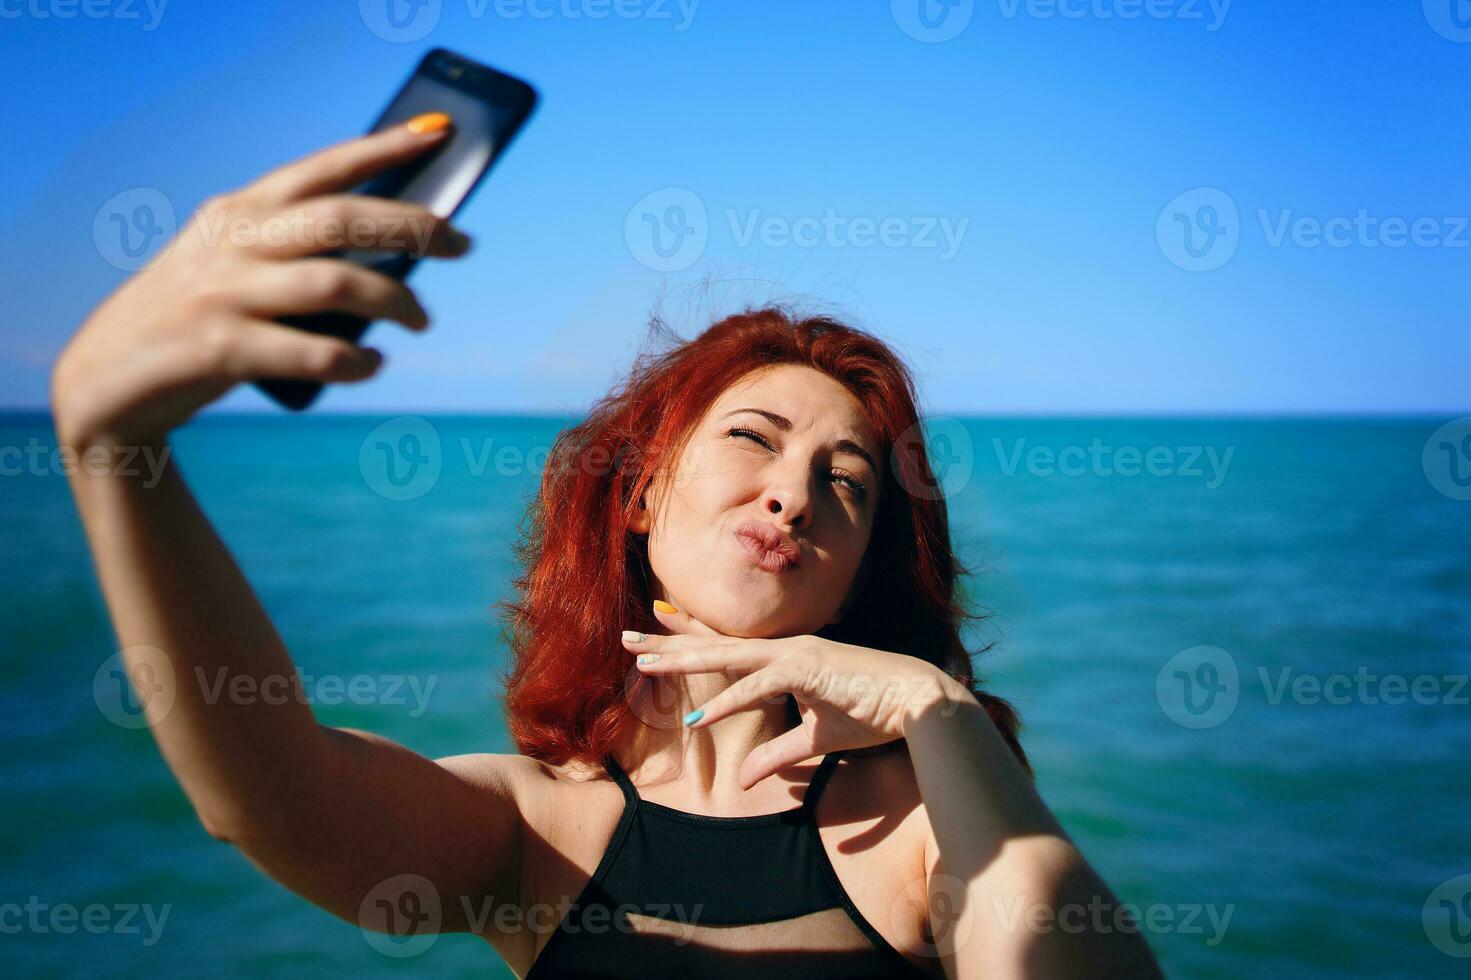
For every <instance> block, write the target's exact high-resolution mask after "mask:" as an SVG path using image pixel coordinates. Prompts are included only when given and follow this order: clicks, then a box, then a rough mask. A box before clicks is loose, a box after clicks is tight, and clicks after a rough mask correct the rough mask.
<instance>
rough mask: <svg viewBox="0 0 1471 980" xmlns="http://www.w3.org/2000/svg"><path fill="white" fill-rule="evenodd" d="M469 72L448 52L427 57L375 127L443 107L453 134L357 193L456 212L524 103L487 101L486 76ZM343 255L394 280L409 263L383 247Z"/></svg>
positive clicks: (519, 119) (505, 138) (507, 138)
mask: <svg viewBox="0 0 1471 980" xmlns="http://www.w3.org/2000/svg"><path fill="white" fill-rule="evenodd" d="M482 70H483V69H482ZM466 72H467V64H466V62H464V61H463V60H461V59H458V58H454V57H453V56H450V55H448V54H446V53H441V52H436V53H432V54H431V55H429V56H428V57H426V58H425V59H424V62H423V63H422V64H421V65H420V66H419V69H418V70H417V71H416V72H415V73H414V75H413V77H412V78H410V79H409V81H408V83H407V84H406V85H405V86H404V87H403V88H402V89H400V90H399V93H398V95H397V96H395V98H394V99H393V101H392V102H391V103H389V105H388V107H387V108H386V109H385V110H384V111H383V114H382V115H381V116H380V117H379V118H378V121H377V123H375V124H374V125H373V128H372V131H373V132H378V131H379V130H383V129H388V128H389V127H392V126H398V125H401V124H403V123H406V122H408V121H409V120H410V119H412V118H414V117H415V116H418V115H421V114H423V113H426V112H444V113H448V114H449V116H450V118H451V119H452V120H454V132H453V133H451V134H450V138H449V139H448V140H447V141H446V142H445V145H443V146H441V147H438V148H437V149H435V150H433V151H431V152H430V153H428V154H427V155H426V156H424V157H421V158H419V159H416V160H413V161H411V162H410V163H408V164H405V165H403V166H401V167H396V168H394V169H393V170H390V171H388V172H386V173H383V174H379V175H378V176H376V177H374V178H372V179H371V180H368V181H365V182H364V183H363V184H361V185H359V186H358V187H355V188H353V192H354V193H358V194H371V195H373V196H375V197H391V198H395V199H397V200H400V201H410V202H412V203H414V204H421V205H423V206H424V207H425V208H427V209H428V210H429V211H432V212H433V213H434V214H436V215H438V216H440V217H441V218H448V217H453V215H454V213H455V212H456V211H458V210H459V208H460V205H461V204H462V203H464V201H465V199H466V197H468V196H469V193H470V189H471V188H472V187H474V186H475V182H476V181H477V180H479V179H480V176H481V174H483V173H484V171H485V168H486V167H487V166H488V165H489V163H490V162H491V161H492V160H493V159H495V157H496V154H498V153H499V152H500V150H501V149H502V148H503V147H504V145H505V144H506V143H507V142H509V141H510V139H511V137H512V136H514V135H515V133H516V130H517V129H518V128H519V127H520V125H521V123H522V122H523V121H524V119H525V114H526V108H527V107H526V106H525V105H524V104H520V103H514V104H513V103H510V102H492V101H487V98H486V92H485V90H484V88H483V87H480V86H483V79H479V80H477V79H476V78H475V77H474V76H469V77H467V74H466ZM467 86H469V87H467ZM341 255H342V257H343V258H345V259H348V260H349V261H353V262H358V263H360V264H363V265H367V266H372V267H374V268H376V269H378V270H380V271H383V272H386V273H388V274H390V275H394V276H398V277H402V276H403V275H405V274H407V272H408V269H409V268H411V267H412V266H413V264H414V259H413V257H412V256H408V255H396V254H390V253H385V252H382V251H373V250H363V249H348V250H345V251H344V252H342V253H341Z"/></svg>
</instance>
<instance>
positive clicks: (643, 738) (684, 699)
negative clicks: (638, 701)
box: [618, 674, 792, 815]
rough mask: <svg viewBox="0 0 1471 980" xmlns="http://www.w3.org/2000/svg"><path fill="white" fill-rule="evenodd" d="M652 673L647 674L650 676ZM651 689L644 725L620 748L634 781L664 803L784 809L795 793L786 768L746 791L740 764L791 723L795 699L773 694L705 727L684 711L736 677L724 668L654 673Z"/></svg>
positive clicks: (704, 809)
mask: <svg viewBox="0 0 1471 980" xmlns="http://www.w3.org/2000/svg"><path fill="white" fill-rule="evenodd" d="M645 676H648V675H645ZM649 681H650V684H651V685H652V686H653V689H652V690H651V691H650V694H649V697H648V698H647V699H645V701H644V702H643V704H644V705H646V706H647V705H652V706H657V710H654V709H652V708H647V707H643V708H636V710H637V713H638V714H639V715H640V717H641V718H642V719H643V721H644V722H645V724H644V725H643V726H641V728H640V730H639V732H638V734H637V735H636V736H635V737H634V738H633V739H631V740H630V742H629V743H628V745H627V747H626V748H625V750H624V751H622V752H620V753H618V755H619V763H620V765H623V767H624V769H625V770H627V771H628V773H629V775H630V776H631V777H632V778H633V780H634V782H635V783H637V784H638V786H639V787H640V793H641V794H643V793H645V791H648V792H652V793H653V794H655V795H657V796H658V798H659V800H658V801H659V802H665V803H667V804H668V805H672V806H676V807H677V808H680V809H693V810H697V811H699V812H726V811H731V812H732V814H733V815H734V814H736V813H742V812H749V813H765V812H769V811H773V810H780V809H785V808H786V807H788V806H790V805H791V802H792V796H791V794H790V792H789V784H788V781H787V780H785V779H782V778H781V774H778V775H777V777H775V778H773V779H764V780H762V781H761V782H760V783H757V784H756V785H755V786H753V787H751V789H749V790H743V789H741V785H740V780H739V773H740V768H741V763H742V762H744V761H745V758H746V756H747V755H749V754H750V753H751V751H752V750H753V749H755V748H756V747H757V746H759V745H762V744H763V743H765V742H768V741H770V740H771V739H773V738H775V737H776V736H778V735H780V734H781V733H782V732H784V731H786V730H787V729H789V728H791V727H792V717H791V714H790V710H791V709H790V708H789V704H790V699H789V698H788V697H787V696H786V695H784V694H773V695H770V696H768V697H766V698H764V699H763V700H761V701H759V702H758V703H757V704H756V705H755V706H754V707H752V708H748V709H746V710H744V711H739V712H736V713H735V714H733V715H729V716H727V717H725V718H722V719H721V720H720V721H718V722H715V723H713V724H711V725H709V726H708V727H706V728H700V729H689V728H686V727H685V726H684V725H683V724H682V722H681V719H682V718H683V717H684V715H685V714H686V713H688V712H690V711H693V710H694V709H696V708H698V707H700V706H701V705H703V704H705V703H706V702H708V701H709V700H710V699H711V698H713V697H715V695H717V694H719V693H720V692H721V691H723V690H725V689H726V688H728V687H729V686H730V685H731V684H732V683H733V681H732V680H731V679H728V678H726V677H725V676H724V675H721V674H694V675H687V676H683V677H675V676H670V675H665V676H662V677H650V678H649Z"/></svg>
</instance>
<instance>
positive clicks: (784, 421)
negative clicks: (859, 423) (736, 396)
mask: <svg viewBox="0 0 1471 980" xmlns="http://www.w3.org/2000/svg"><path fill="white" fill-rule="evenodd" d="M742 412H755V413H756V414H757V415H761V416H764V417H765V418H766V420H767V421H768V422H770V423H771V424H772V425H774V426H776V427H777V428H778V429H780V430H781V431H783V432H791V431H792V420H791V419H789V418H787V417H786V416H785V415H778V414H776V413H775V412H770V411H767V410H766V409H764V408H736V409H732V410H731V411H729V412H726V413H725V414H724V415H722V416H721V418H723V419H727V418H730V417H731V416H732V415H739V414H741V413H742ZM836 447H837V448H838V449H840V450H842V451H843V452H846V453H852V454H853V455H854V456H858V457H861V458H862V459H863V461H864V462H866V463H867V464H868V468H869V469H871V470H873V471H874V472H875V473H877V472H878V471H879V468H878V466H877V465H876V464H875V463H874V461H873V457H872V456H870V455H869V454H868V450H866V449H864V448H863V447H862V446H860V445H859V444H858V443H856V442H854V441H853V440H852V439H839V440H838V441H837V443H836Z"/></svg>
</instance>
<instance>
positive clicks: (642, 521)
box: [628, 494, 650, 534]
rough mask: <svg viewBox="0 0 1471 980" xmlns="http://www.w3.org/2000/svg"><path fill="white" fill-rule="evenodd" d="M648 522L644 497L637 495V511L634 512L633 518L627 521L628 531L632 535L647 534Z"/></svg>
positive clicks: (647, 508)
mask: <svg viewBox="0 0 1471 980" xmlns="http://www.w3.org/2000/svg"><path fill="white" fill-rule="evenodd" d="M649 520H650V518H649V507H648V504H647V503H645V501H644V495H643V494H639V495H638V510H636V511H634V512H633V517H632V518H630V519H629V522H628V529H629V530H630V531H632V532H633V533H634V534H648V533H649Z"/></svg>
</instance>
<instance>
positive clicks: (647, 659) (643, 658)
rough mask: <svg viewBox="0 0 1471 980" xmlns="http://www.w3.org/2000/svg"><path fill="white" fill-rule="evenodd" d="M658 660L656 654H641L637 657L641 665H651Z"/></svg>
mask: <svg viewBox="0 0 1471 980" xmlns="http://www.w3.org/2000/svg"><path fill="white" fill-rule="evenodd" d="M658 659H659V655H658V654H657V653H641V654H639V655H638V662H639V663H641V664H651V663H653V662H654V661H656V660H658Z"/></svg>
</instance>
